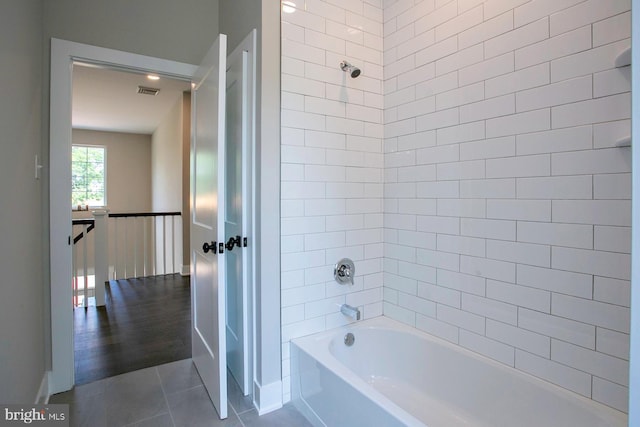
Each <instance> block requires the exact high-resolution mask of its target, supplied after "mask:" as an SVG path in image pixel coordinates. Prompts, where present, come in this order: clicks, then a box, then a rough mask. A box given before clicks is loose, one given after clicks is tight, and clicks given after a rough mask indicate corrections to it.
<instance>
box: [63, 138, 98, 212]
mask: <svg viewBox="0 0 640 427" xmlns="http://www.w3.org/2000/svg"><path fill="white" fill-rule="evenodd" d="M74 147H86V148H101V149H102V150H103V152H104V155H103V161H102V168H103V176H102V179H103V189H102V192H103V199H102V200H103V204H102V205H89V204H86V205H80V206H87V207H88V208H97V207H103V206H107V146H106V145H99V144H74V143H72V144H71V152H72V154H71V168H72V173H71V183H70V184H71V198H72V200H71V210H72V211H77V210H78V205H74V204H73V164H74V161H73V148H74ZM76 163H79V162H76ZM85 163H88V162H85ZM85 191H86V186H85Z"/></svg>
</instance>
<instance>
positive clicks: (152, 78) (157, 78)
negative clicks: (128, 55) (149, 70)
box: [147, 74, 160, 80]
mask: <svg viewBox="0 0 640 427" xmlns="http://www.w3.org/2000/svg"><path fill="white" fill-rule="evenodd" d="M147 78H148V79H149V80H160V76H156V75H155V74H148V75H147Z"/></svg>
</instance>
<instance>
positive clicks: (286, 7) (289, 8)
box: [282, 0, 296, 13]
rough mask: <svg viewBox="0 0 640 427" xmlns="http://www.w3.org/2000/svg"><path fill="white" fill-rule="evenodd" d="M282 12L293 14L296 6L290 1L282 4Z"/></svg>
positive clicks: (286, 0) (287, 0)
mask: <svg viewBox="0 0 640 427" xmlns="http://www.w3.org/2000/svg"><path fill="white" fill-rule="evenodd" d="M282 11H283V12H284V13H293V12H295V11H296V4H295V3H294V2H292V1H290V0H285V1H283V2H282Z"/></svg>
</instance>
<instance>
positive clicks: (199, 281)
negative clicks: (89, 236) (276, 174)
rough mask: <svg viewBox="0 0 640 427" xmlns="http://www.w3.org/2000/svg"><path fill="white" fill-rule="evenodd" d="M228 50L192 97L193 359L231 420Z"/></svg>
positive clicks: (210, 56) (222, 47)
mask: <svg viewBox="0 0 640 427" xmlns="http://www.w3.org/2000/svg"><path fill="white" fill-rule="evenodd" d="M226 50H227V39H226V36H225V35H224V34H221V35H220V36H219V37H218V39H217V40H216V42H215V43H214V44H213V46H212V47H211V49H210V50H209V52H208V53H207V55H206V56H205V58H204V60H203V62H202V64H201V65H200V67H198V70H197V71H196V74H195V76H194V79H193V83H194V85H195V86H194V88H193V91H192V95H191V96H192V98H191V105H192V113H191V117H192V119H191V120H192V123H191V129H192V132H191V135H192V137H191V219H190V221H191V263H192V264H191V295H192V296H191V298H192V301H191V302H192V304H191V310H192V326H191V342H192V344H191V346H192V356H191V357H192V359H193V362H194V364H195V366H196V368H197V369H198V373H199V374H200V377H201V378H202V381H203V383H204V386H205V388H206V389H207V392H208V393H209V397H210V398H211V401H212V402H213V405H214V406H215V408H216V410H217V411H218V415H219V416H220V418H221V419H224V418H226V417H227V351H226V333H225V332H226V329H225V327H224V324H225V313H226V295H225V270H226V265H225V262H224V257H225V255H226V254H225V253H224V252H225V250H224V244H223V242H224V220H225V216H226V215H225V204H226V199H225V178H226V176H225V110H226V108H225V94H226V90H225V88H226V85H225V80H226V57H227V52H226Z"/></svg>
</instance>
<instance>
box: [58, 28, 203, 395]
mask: <svg viewBox="0 0 640 427" xmlns="http://www.w3.org/2000/svg"><path fill="white" fill-rule="evenodd" d="M74 62H84V63H92V64H96V65H100V66H105V67H113V68H117V69H119V70H124V71H132V72H138V73H151V72H153V73H157V74H160V75H164V76H167V77H171V78H176V79H181V80H188V81H190V80H191V78H192V77H193V75H194V73H195V71H196V69H197V67H196V66H195V65H192V64H185V63H181V62H176V61H171V60H166V59H161V58H154V57H150V56H145V55H138V54H134V53H129V52H123V51H118V50H114V49H107V48H102V47H97V46H91V45H86V44H82V43H76V42H70V41H66V40H61V39H55V38H52V39H51V87H50V113H49V114H50V116H49V117H50V124H49V153H50V154H49V204H50V205H49V206H50V207H49V225H50V235H49V237H50V242H49V250H50V253H49V260H50V266H51V273H50V274H51V276H50V285H51V296H50V297H51V371H50V372H49V378H48V383H49V394H53V393H58V392H62V391H67V390H70V389H71V388H72V387H73V385H74V383H75V379H74V349H73V311H72V310H71V309H70V308H71V298H72V291H71V286H70V283H71V277H72V274H71V273H72V268H71V250H72V248H71V246H70V243H69V242H70V239H71V234H72V233H71V209H70V206H69V203H68V200H71V187H70V185H69V183H70V182H71V116H72V108H71V102H72V74H73V71H72V64H73V63H74Z"/></svg>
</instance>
